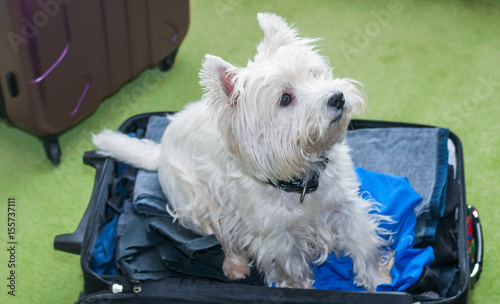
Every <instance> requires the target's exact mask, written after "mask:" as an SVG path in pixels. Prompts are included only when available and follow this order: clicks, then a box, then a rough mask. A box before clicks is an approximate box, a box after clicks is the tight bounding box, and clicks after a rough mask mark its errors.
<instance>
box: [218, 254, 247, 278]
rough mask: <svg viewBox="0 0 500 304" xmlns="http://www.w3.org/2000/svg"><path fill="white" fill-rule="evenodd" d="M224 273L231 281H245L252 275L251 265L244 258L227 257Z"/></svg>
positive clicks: (223, 267) (223, 268)
mask: <svg viewBox="0 0 500 304" xmlns="http://www.w3.org/2000/svg"><path fill="white" fill-rule="evenodd" d="M222 271H224V275H225V276H226V277H227V278H229V279H230V280H243V279H244V278H246V277H247V276H248V275H249V274H250V265H248V261H247V260H245V259H243V258H234V257H232V258H231V257H226V258H225V259H224V265H223V266H222Z"/></svg>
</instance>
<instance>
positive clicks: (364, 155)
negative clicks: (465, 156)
mask: <svg viewBox="0 0 500 304" xmlns="http://www.w3.org/2000/svg"><path fill="white" fill-rule="evenodd" d="M448 137H449V130H448V129H441V128H376V129H359V130H353V131H349V132H348V135H347V144H348V145H349V146H350V147H351V150H352V151H351V157H352V160H353V162H354V165H355V166H358V167H361V168H364V169H367V170H370V171H375V172H379V173H384V174H391V175H398V176H404V177H406V178H407V179H408V181H409V182H410V185H411V186H412V187H413V189H415V191H417V193H418V194H420V196H421V197H422V203H421V204H420V205H419V206H417V207H416V208H415V214H416V216H417V224H416V226H415V240H416V242H418V241H422V240H425V241H433V240H434V234H435V231H436V228H437V224H438V219H439V218H440V217H442V216H443V212H444V207H445V204H446V182H447V178H448V144H447V143H448Z"/></svg>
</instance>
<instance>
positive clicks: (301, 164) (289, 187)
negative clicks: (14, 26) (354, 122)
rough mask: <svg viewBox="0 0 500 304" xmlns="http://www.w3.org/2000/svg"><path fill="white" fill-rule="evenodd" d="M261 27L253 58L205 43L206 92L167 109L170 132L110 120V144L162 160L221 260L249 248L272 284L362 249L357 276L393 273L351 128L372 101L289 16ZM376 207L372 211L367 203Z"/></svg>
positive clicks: (131, 160) (168, 179)
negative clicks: (120, 126)
mask: <svg viewBox="0 0 500 304" xmlns="http://www.w3.org/2000/svg"><path fill="white" fill-rule="evenodd" d="M257 19H258V21H259V24H260V27H261V28H262V30H263V31H264V38H263V40H262V42H261V43H260V44H259V46H258V52H257V55H256V56H255V58H254V60H253V61H249V62H248V65H247V66H246V67H242V68H237V67H234V66H233V65H231V64H230V63H228V62H226V61H224V60H222V59H221V58H218V57H215V56H211V55H207V56H206V57H205V62H204V64H203V68H202V71H201V73H200V77H201V81H200V84H201V85H202V86H203V87H204V89H205V95H204V96H203V99H202V100H200V101H198V102H195V103H192V104H190V105H188V106H187V107H186V108H185V109H184V110H182V111H180V112H178V113H177V114H175V115H173V116H170V117H169V119H170V120H171V123H170V124H169V126H168V128H167V129H166V131H165V134H164V135H163V138H162V141H161V144H159V145H158V144H155V143H153V142H151V141H148V140H145V139H141V140H139V139H133V138H130V137H128V136H126V135H124V134H120V133H116V132H112V131H109V130H105V131H103V132H102V133H101V134H99V135H96V136H94V143H95V144H96V146H98V147H99V148H100V149H101V150H102V151H103V152H102V153H105V154H106V155H109V156H112V157H115V158H116V159H118V160H120V161H123V162H125V163H128V164H131V165H134V166H136V167H138V168H143V169H146V170H151V171H156V170H158V176H159V181H160V184H161V186H162V188H163V191H164V193H165V195H166V196H167V197H168V199H169V202H170V206H169V207H168V211H169V213H170V214H171V215H172V216H173V217H174V218H175V219H176V220H178V221H179V222H180V224H181V225H183V226H184V227H187V228H189V229H192V230H194V231H196V232H198V233H201V234H215V236H216V237H217V239H218V240H219V242H220V244H221V245H222V248H223V250H224V252H225V260H224V266H223V271H224V274H225V275H226V276H227V277H228V278H230V279H233V280H238V279H243V278H244V277H245V276H247V275H248V274H249V271H250V266H249V263H250V261H251V260H254V261H255V262H256V265H257V267H258V269H259V271H261V272H262V273H263V274H264V276H265V279H266V282H267V283H268V284H274V285H275V286H278V287H302V288H312V284H313V282H314V275H313V272H312V271H311V264H312V263H317V264H320V263H323V262H324V261H325V260H326V259H327V257H328V255H329V254H330V253H332V252H334V253H335V254H336V255H337V256H346V255H347V256H349V257H351V258H352V260H353V264H354V273H355V279H354V282H355V283H356V284H358V285H359V286H362V287H364V288H366V289H367V290H370V291H373V290H375V288H376V286H377V285H379V284H381V283H389V282H390V275H389V274H388V269H387V268H389V267H390V266H387V265H388V264H390V262H388V261H387V260H388V259H387V258H386V257H385V256H384V252H383V250H382V247H383V246H385V245H387V241H385V240H384V239H383V238H382V237H380V236H378V235H377V234H387V231H385V230H383V229H381V228H380V227H379V224H380V222H381V221H383V220H386V218H385V217H382V216H380V215H375V214H373V213H371V211H373V210H374V208H375V207H374V203H373V202H369V201H366V200H363V199H361V198H360V197H359V183H358V181H357V176H356V174H355V172H354V170H353V163H352V161H351V158H350V156H349V154H348V151H349V149H348V147H347V146H346V145H345V144H344V142H343V140H344V137H345V134H346V130H347V125H348V122H349V119H350V116H351V113H353V112H355V111H356V110H358V109H360V108H361V107H362V105H363V96H362V94H361V92H360V91H359V90H358V88H357V84H358V83H357V82H356V81H353V80H350V79H335V78H333V76H332V69H331V68H330V67H329V64H328V60H327V59H326V58H324V57H322V56H320V55H319V54H318V53H317V50H316V49H315V47H314V45H313V43H314V42H316V41H317V40H318V39H308V38H300V37H298V36H297V31H296V30H295V29H293V28H292V27H290V26H289V25H288V24H287V23H286V22H285V21H284V20H283V19H282V18H280V17H278V16H276V15H273V14H269V13H261V14H258V16H257ZM369 213H370V214H369Z"/></svg>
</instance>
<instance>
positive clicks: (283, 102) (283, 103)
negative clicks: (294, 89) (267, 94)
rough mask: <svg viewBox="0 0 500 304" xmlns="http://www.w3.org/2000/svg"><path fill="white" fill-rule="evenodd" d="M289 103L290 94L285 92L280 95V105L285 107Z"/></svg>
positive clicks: (290, 100) (290, 101)
mask: <svg viewBox="0 0 500 304" xmlns="http://www.w3.org/2000/svg"><path fill="white" fill-rule="evenodd" d="M290 103H292V95H290V94H287V93H285V94H283V95H282V96H281V101H280V106H282V107H286V106H288V105H290Z"/></svg>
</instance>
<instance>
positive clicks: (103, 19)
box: [0, 0, 189, 164]
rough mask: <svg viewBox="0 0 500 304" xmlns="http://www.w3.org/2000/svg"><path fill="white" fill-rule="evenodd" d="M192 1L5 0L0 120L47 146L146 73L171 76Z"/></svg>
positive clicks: (0, 21) (51, 150)
mask: <svg viewBox="0 0 500 304" xmlns="http://www.w3.org/2000/svg"><path fill="white" fill-rule="evenodd" d="M188 24H189V1H188V0H180V1H179V0H105V1H103V0H23V1H17V0H16V1H14V0H11V1H7V0H0V37H1V38H0V39H1V40H0V58H1V59H0V116H1V117H3V118H5V119H6V120H7V121H9V122H10V123H12V124H14V125H16V126H18V127H19V128H21V129H23V130H25V131H28V132H30V133H32V134H34V135H36V136H39V137H41V138H42V139H43V141H44V146H45V150H46V152H47V156H48V157H49V158H50V159H51V160H52V162H53V163H54V164H58V163H59V160H60V154H61V152H60V148H59V144H58V141H57V135H58V134H60V133H61V132H63V131H64V130H66V129H68V128H70V127H72V126H74V125H75V124H76V123H78V122H79V121H81V120H82V119H83V118H85V117H86V116H88V115H89V114H91V113H92V112H93V111H94V110H95V109H96V108H97V106H98V105H99V103H100V101H101V100H102V99H103V98H104V97H106V96H108V95H110V94H112V93H113V92H115V91H117V90H118V88H120V86H121V85H123V84H124V83H125V82H127V81H128V80H130V79H132V78H133V77H135V76H136V75H137V74H139V73H140V72H141V71H142V70H143V69H144V68H147V67H153V66H155V65H158V67H159V68H160V69H161V70H168V69H169V68H170V67H171V66H172V64H173V61H174V59H175V55H176V52H177V49H178V47H179V45H180V43H181V41H182V40H183V39H184V37H185V36H186V34H187V30H188Z"/></svg>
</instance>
